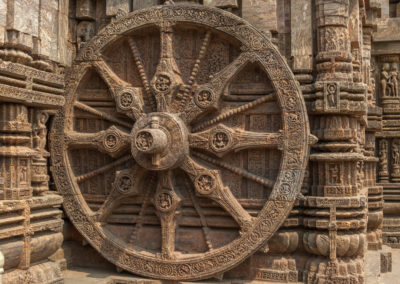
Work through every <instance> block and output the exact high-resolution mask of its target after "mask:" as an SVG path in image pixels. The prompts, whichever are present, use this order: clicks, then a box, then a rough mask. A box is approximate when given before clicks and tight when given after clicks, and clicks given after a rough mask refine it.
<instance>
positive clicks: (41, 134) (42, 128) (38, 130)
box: [33, 112, 49, 156]
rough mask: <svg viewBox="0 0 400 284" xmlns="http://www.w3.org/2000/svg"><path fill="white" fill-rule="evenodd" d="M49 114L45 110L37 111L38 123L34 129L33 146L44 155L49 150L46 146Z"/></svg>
mask: <svg viewBox="0 0 400 284" xmlns="http://www.w3.org/2000/svg"><path fill="white" fill-rule="evenodd" d="M48 118H49V116H48V114H47V113H45V112H37V114H36V124H35V127H34V130H33V134H34V136H33V148H34V149H35V150H37V151H38V152H40V154H41V155H42V156H43V154H44V153H46V152H47V151H46V150H45V147H46V138H47V127H46V122H47V120H48Z"/></svg>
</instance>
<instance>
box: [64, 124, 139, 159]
mask: <svg viewBox="0 0 400 284" xmlns="http://www.w3.org/2000/svg"><path fill="white" fill-rule="evenodd" d="M130 140H131V139H130V134H128V133H126V132H124V131H121V130H119V129H118V128H117V127H115V126H111V127H110V128H108V129H107V130H103V131H99V132H96V133H82V132H75V131H71V132H67V133H66V134H65V141H66V143H67V145H68V147H69V148H71V149H72V148H78V149H79V148H94V149H97V150H98V151H100V152H102V153H106V154H108V155H110V156H111V157H118V156H120V155H121V154H122V153H123V152H125V151H126V149H128V148H129V145H130Z"/></svg>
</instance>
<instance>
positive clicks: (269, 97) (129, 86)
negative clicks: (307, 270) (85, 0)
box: [50, 5, 310, 280]
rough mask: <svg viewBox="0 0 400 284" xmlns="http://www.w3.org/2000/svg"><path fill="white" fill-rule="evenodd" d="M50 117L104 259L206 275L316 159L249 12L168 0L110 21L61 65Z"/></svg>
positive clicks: (230, 255) (65, 180) (61, 161)
mask: <svg viewBox="0 0 400 284" xmlns="http://www.w3.org/2000/svg"><path fill="white" fill-rule="evenodd" d="M66 78H67V81H66V83H67V84H66V105H65V107H64V108H63V109H62V110H60V111H59V112H58V113H57V115H56V117H55V119H54V121H53V123H52V130H51V139H50V143H51V145H50V147H51V162H52V173H53V177H54V180H55V183H56V185H57V189H58V190H59V192H60V193H61V194H62V195H63V197H64V209H65V211H66V213H67V214H68V216H69V218H70V219H71V221H72V222H73V224H74V225H75V227H76V228H77V229H78V230H79V231H80V232H81V233H82V235H83V236H84V237H85V238H86V240H87V241H88V242H89V243H90V244H91V245H92V246H93V247H94V248H95V249H96V250H97V251H99V252H100V253H101V254H102V255H103V256H104V257H105V258H106V259H108V260H109V261H110V262H112V263H115V264H116V265H117V266H118V267H119V268H121V269H124V270H127V271H131V272H133V273H136V274H139V275H143V276H147V277H152V278H158V279H169V280H196V279H205V278H209V277H213V276H217V275H221V273H223V272H225V271H227V270H229V269H231V268H232V267H234V266H235V265H238V264H239V263H241V262H242V261H244V260H245V259H246V258H247V257H248V256H250V255H251V254H253V253H254V252H255V251H257V250H258V249H260V248H261V247H263V246H265V245H266V242H267V241H268V239H269V238H270V237H271V236H272V235H273V234H274V232H275V231H276V230H277V229H278V228H279V226H280V225H281V223H282V222H283V221H284V220H285V218H286V217H287V216H288V214H289V212H290V210H291V208H292V206H293V204H294V202H295V200H296V197H297V195H298V193H299V191H300V187H301V184H302V180H303V175H304V171H305V167H306V164H307V161H308V150H309V140H310V139H309V138H310V134H309V129H308V121H307V114H306V109H305V104H304V101H303V99H302V96H301V93H300V91H299V89H298V87H297V84H296V81H295V79H294V76H293V74H292V73H291V71H290V69H289V67H288V66H287V64H286V62H285V60H284V59H283V58H282V56H281V55H280V54H279V52H278V51H277V50H276V48H275V47H274V46H273V45H272V44H271V42H270V41H269V40H268V39H267V38H266V37H264V36H263V34H262V33H260V32H258V31H257V30H256V29H254V28H253V27H251V26H250V25H249V24H248V23H247V22H245V21H243V20H242V19H240V18H238V17H236V16H234V15H232V14H231V13H227V12H224V11H222V10H218V9H213V8H208V7H204V6H192V5H171V6H158V7H153V8H150V9H146V10H141V11H137V12H134V13H132V14H129V15H127V16H124V17H122V18H119V19H117V20H115V21H114V22H112V23H111V24H110V25H108V26H107V27H105V28H104V29H103V30H101V31H100V32H99V34H98V35H97V36H96V37H94V38H93V39H92V40H91V41H90V42H89V43H88V44H87V45H86V46H85V48H83V49H82V50H81V51H80V53H79V55H78V57H77V59H76V61H75V62H74V64H73V66H72V67H71V68H70V70H69V71H68V73H67V76H66Z"/></svg>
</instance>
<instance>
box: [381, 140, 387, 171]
mask: <svg viewBox="0 0 400 284" xmlns="http://www.w3.org/2000/svg"><path fill="white" fill-rule="evenodd" d="M387 147H388V143H387V141H386V140H381V141H380V143H379V169H380V172H382V173H387V171H388V166H387V158H388V157H387V151H388V150H387Z"/></svg>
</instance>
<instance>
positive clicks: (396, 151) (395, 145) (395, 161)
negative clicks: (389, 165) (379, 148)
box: [392, 139, 400, 166]
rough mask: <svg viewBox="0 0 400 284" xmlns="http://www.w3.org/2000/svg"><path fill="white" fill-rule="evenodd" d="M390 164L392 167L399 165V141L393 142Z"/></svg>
mask: <svg viewBox="0 0 400 284" xmlns="http://www.w3.org/2000/svg"><path fill="white" fill-rule="evenodd" d="M392 162H393V165H394V166H398V165H400V141H399V140H397V139H396V140H395V141H394V142H393V149H392Z"/></svg>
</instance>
